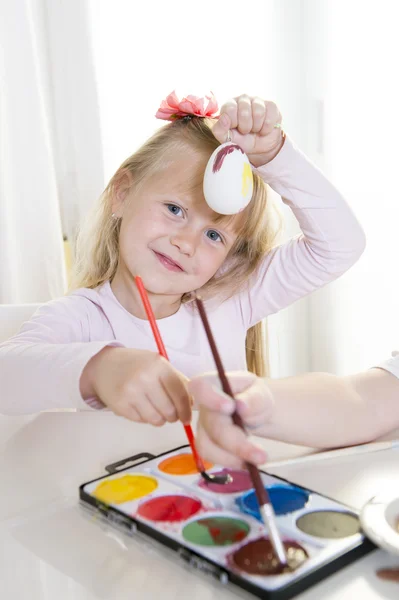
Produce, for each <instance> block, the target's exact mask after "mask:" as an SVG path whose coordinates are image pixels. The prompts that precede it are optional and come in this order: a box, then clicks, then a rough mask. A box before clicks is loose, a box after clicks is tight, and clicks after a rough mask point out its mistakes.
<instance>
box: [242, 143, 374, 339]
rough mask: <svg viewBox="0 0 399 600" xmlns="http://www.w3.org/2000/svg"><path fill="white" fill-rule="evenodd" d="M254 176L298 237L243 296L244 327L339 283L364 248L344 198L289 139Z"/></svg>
mask: <svg viewBox="0 0 399 600" xmlns="http://www.w3.org/2000/svg"><path fill="white" fill-rule="evenodd" d="M258 172H259V174H260V175H261V177H262V179H264V181H265V182H267V183H268V184H269V185H270V187H271V188H273V190H275V191H276V192H277V193H278V194H280V195H281V197H282V199H283V201H284V202H285V203H286V204H287V205H288V206H289V207H290V208H291V209H292V211H293V213H294V214H295V217H296V218H297V220H298V223H299V225H300V228H301V230H302V234H301V235H300V236H298V237H296V238H294V239H291V240H290V241H289V242H287V243H285V244H283V245H281V246H279V247H277V248H276V249H274V250H273V251H272V252H271V253H270V254H269V255H268V256H267V257H266V258H265V260H264V262H263V264H262V266H261V268H260V270H259V271H258V273H257V275H256V276H255V277H254V278H253V285H252V286H251V287H250V290H249V291H248V292H246V293H244V294H243V295H242V296H241V300H242V304H243V311H244V314H246V317H247V325H248V327H249V326H251V325H254V324H255V323H257V322H259V321H260V320H261V319H263V318H264V317H266V316H267V315H269V314H271V313H275V312H277V311H279V310H281V309H282V308H284V307H286V306H288V305H289V304H291V303H293V302H294V301H295V300H298V299H299V298H302V297H303V296H305V295H307V294H309V293H310V292H312V291H314V290H316V289H318V288H321V287H322V286H324V285H325V284H327V283H329V282H331V281H333V280H334V279H336V278H338V277H339V276H340V275H342V274H343V273H344V272H345V271H346V270H347V269H349V267H351V266H352V265H353V264H354V263H355V262H356V261H357V260H358V258H359V257H360V256H361V254H362V252H363V250H364V247H365V236H364V233H363V230H362V228H361V226H360V224H359V223H358V221H357V219H356V217H355V216H354V214H353V212H352V210H351V209H350V207H349V205H348V204H347V202H346V201H345V199H344V198H343V197H342V195H341V194H340V193H339V192H338V191H337V190H336V188H335V187H334V186H333V185H332V184H331V183H330V182H329V181H328V179H327V178H326V177H325V176H324V175H323V173H322V172H321V171H320V170H319V169H318V168H317V167H316V166H315V165H313V164H312V162H311V161H310V160H309V159H308V158H307V157H306V156H305V155H304V154H303V153H302V152H301V151H300V150H298V149H297V148H296V147H295V145H294V144H293V143H292V141H291V140H290V139H289V138H288V137H286V139H285V142H284V145H283V146H282V148H281V150H280V152H279V153H278V154H277V156H276V157H275V158H273V160H271V161H270V162H269V163H268V164H266V165H264V166H262V167H259V168H258Z"/></svg>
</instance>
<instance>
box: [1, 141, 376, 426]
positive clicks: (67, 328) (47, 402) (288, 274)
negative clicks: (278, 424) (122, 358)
mask: <svg viewBox="0 0 399 600" xmlns="http://www.w3.org/2000/svg"><path fill="white" fill-rule="evenodd" d="M258 173H259V174H260V175H261V177H262V179H263V180H264V181H266V182H267V183H268V184H269V186H270V187H271V188H273V189H274V190H275V191H276V192H277V193H278V194H279V195H280V196H281V197H282V198H283V200H284V202H285V203H286V204H288V206H290V208H291V209H292V211H293V212H294V214H295V216H296V218H297V220H298V222H299V224H300V227H301V230H302V235H301V236H299V237H296V238H294V239H292V240H290V241H288V242H287V243H285V244H282V245H281V246H279V247H277V248H275V249H274V250H273V251H271V252H270V253H269V254H268V255H267V256H265V258H264V260H263V263H262V265H261V268H260V270H259V271H258V273H257V275H256V276H254V277H253V278H252V280H251V281H250V283H249V286H248V288H247V289H246V290H245V291H242V292H241V293H239V294H237V295H235V296H234V297H232V298H230V299H229V300H226V301H224V302H223V303H221V304H220V303H219V305H215V306H212V307H211V308H210V312H209V319H210V323H211V327H212V330H213V332H214V335H215V337H216V340H217V342H218V346H219V349H220V352H221V355H222V358H223V362H224V366H225V368H226V369H227V370H229V371H230V370H237V369H240V370H242V369H246V358H245V337H246V334H247V330H248V329H249V328H250V327H251V326H252V325H254V324H256V323H258V322H259V321H261V320H262V319H264V318H265V317H267V316H268V315H270V314H272V313H275V312H277V311H279V310H280V309H282V308H284V307H286V306H288V305H289V304H292V303H293V302H295V300H298V299H299V298H302V297H304V296H305V295H307V294H309V293H310V292H312V291H314V290H316V289H318V288H320V287H322V286H323V285H325V284H326V283H328V282H330V281H332V280H334V279H336V278H337V277H339V276H340V275H341V274H342V273H344V272H345V271H346V270H347V269H348V268H349V267H350V266H351V265H353V263H354V262H355V261H356V260H357V259H358V258H359V256H360V255H361V253H362V251H363V249H364V245H365V238H364V234H363V231H362V228H361V227H360V225H359V223H358V221H357V220H356V218H355V216H354V214H353V213H352V211H351V209H350V208H349V206H348V204H347V203H346V201H345V200H344V198H343V197H342V196H341V194H340V193H339V192H338V191H337V190H336V189H335V188H334V186H333V185H332V184H331V183H330V182H329V181H328V180H327V179H326V178H325V176H324V175H323V174H322V173H321V172H320V170H319V169H318V168H316V167H315V166H314V165H313V164H312V163H311V162H310V161H309V159H308V158H307V157H306V156H304V154H302V152H300V151H299V150H298V149H297V148H296V147H295V146H294V144H293V143H292V142H291V141H290V139H289V138H286V141H285V143H284V146H283V148H282V149H281V151H280V152H279V154H278V155H277V156H276V157H275V158H274V159H273V160H272V161H271V162H270V163H268V164H267V165H265V166H263V167H260V168H259V169H258ZM212 304H213V303H212ZM158 326H159V329H160V331H161V335H162V337H163V340H164V343H165V346H166V349H167V352H168V355H169V358H170V361H171V362H172V364H173V365H174V366H175V367H176V368H177V369H178V370H180V371H181V372H182V373H184V374H185V375H187V376H188V377H192V376H193V375H196V374H199V373H202V372H204V371H210V370H214V369H215V365H214V362H213V358H212V355H211V352H210V349H209V345H208V342H207V339H206V337H205V334H204V331H203V326H202V323H201V321H200V319H199V317H198V315H197V314H196V313H195V312H194V311H193V310H192V307H191V306H190V304H188V305H181V307H180V309H179V310H178V312H177V313H175V314H174V315H172V316H170V317H167V318H164V319H160V320H158ZM108 345H115V346H122V347H123V346H124V347H128V348H136V349H145V350H153V351H154V352H155V351H156V347H155V344H154V339H153V336H152V333H151V329H150V326H149V324H148V322H147V321H144V320H141V319H138V318H137V317H135V316H133V315H132V314H130V313H129V312H128V311H127V310H126V309H125V308H124V307H123V306H122V305H121V304H120V303H119V302H118V300H117V299H116V297H115V296H114V294H113V292H112V289H111V286H110V284H109V283H108V282H107V283H105V284H104V285H102V286H101V287H99V288H97V289H94V290H91V289H79V290H76V291H74V292H73V293H71V294H70V295H68V296H65V297H63V298H60V299H58V300H54V301H52V302H49V303H48V304H44V305H43V306H42V307H41V308H40V309H39V310H38V311H37V312H36V314H35V315H34V316H33V317H32V319H30V321H28V322H26V323H25V324H24V325H23V326H22V329H21V331H20V332H19V333H18V334H17V335H16V336H14V337H13V338H11V339H10V340H8V341H7V342H5V343H3V344H2V345H0V382H1V384H0V394H1V397H0V413H3V414H21V413H32V412H37V411H41V410H46V409H50V408H77V409H81V410H93V407H92V406H90V405H89V404H88V403H87V402H86V401H85V400H83V399H82V397H81V395H80V392H79V382H80V376H81V374H82V371H83V369H84V367H85V365H86V364H87V363H88V361H89V360H90V358H92V357H93V356H94V355H95V354H97V353H98V352H99V351H100V350H102V349H103V348H104V347H105V346H108Z"/></svg>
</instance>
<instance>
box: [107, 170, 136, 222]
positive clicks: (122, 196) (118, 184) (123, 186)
mask: <svg viewBox="0 0 399 600" xmlns="http://www.w3.org/2000/svg"><path fill="white" fill-rule="evenodd" d="M132 183H133V179H132V176H131V174H130V173H129V171H122V172H121V173H120V174H118V175H117V176H116V180H115V182H114V186H113V187H114V194H113V198H112V214H114V215H115V216H117V217H122V214H123V209H124V206H125V200H126V197H127V196H128V194H129V192H130V189H131V187H132Z"/></svg>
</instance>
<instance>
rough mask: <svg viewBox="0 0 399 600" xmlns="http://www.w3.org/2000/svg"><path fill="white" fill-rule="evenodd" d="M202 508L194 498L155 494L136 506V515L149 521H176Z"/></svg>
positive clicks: (187, 517) (188, 516)
mask: <svg viewBox="0 0 399 600" xmlns="http://www.w3.org/2000/svg"><path fill="white" fill-rule="evenodd" d="M201 508H202V504H201V502H200V501H199V500H197V499H196V498H190V496H180V495H178V494H173V495H165V496H156V497H155V498H151V499H150V500H147V501H146V502H143V504H141V505H140V506H139V508H138V511H137V515H138V516H140V517H144V518H145V519H148V520H149V521H156V522H161V521H162V522H164V521H168V522H170V523H177V522H180V521H186V520H187V519H189V518H190V517H192V516H193V515H195V514H196V513H197V512H198V511H199V510H200V509H201Z"/></svg>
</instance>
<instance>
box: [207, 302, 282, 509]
mask: <svg viewBox="0 0 399 600" xmlns="http://www.w3.org/2000/svg"><path fill="white" fill-rule="evenodd" d="M196 302H197V307H198V310H199V313H200V316H201V320H202V323H203V325H204V329H205V333H206V336H207V338H208V342H209V345H210V347H211V351H212V354H213V358H214V360H215V363H216V368H217V371H218V374H219V379H220V381H221V383H222V388H223V391H224V393H225V394H228V395H229V396H230V397H231V398H232V399H233V400H235V398H234V394H233V390H232V389H231V386H230V383H229V380H228V379H227V376H226V373H225V370H224V368H223V364H222V359H221V358H220V355H219V351H218V349H217V346H216V342H215V340H214V337H213V334H212V331H211V328H210V325H209V321H208V317H207V314H206V312H205V307H204V304H203V302H202V300H201V298H199V297H198V296H197V298H196ZM232 418H233V422H234V423H235V424H236V425H237V426H238V427H241V429H242V430H243V431H245V427H244V423H243V421H242V419H241V417H240V415H239V414H238V412H237V411H234V413H233V417H232ZM245 466H246V468H247V469H248V472H249V475H250V477H251V480H252V483H253V486H254V488H255V492H256V497H257V499H258V502H259V506H263V505H264V504H271V502H270V498H269V494H268V493H267V491H266V490H265V486H264V485H263V483H262V479H261V476H260V474H259V471H258V469H257V467H256V466H255V465H252V464H251V463H245Z"/></svg>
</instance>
